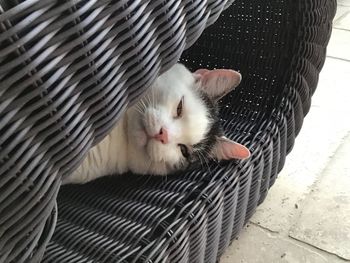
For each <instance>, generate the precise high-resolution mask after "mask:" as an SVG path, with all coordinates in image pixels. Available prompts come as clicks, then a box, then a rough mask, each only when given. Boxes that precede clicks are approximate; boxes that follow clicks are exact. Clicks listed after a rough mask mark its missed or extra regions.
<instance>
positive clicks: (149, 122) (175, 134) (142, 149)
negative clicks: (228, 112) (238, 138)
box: [127, 64, 250, 175]
mask: <svg viewBox="0 0 350 263" xmlns="http://www.w3.org/2000/svg"><path fill="white" fill-rule="evenodd" d="M240 81H241V75H240V74H239V73H238V72H236V71H233V70H206V69H201V70H197V71H196V72H194V73H191V72H190V71H189V70H188V69H186V68H185V67H184V66H183V65H181V64H176V65H175V66H173V67H172V68H171V69H169V70H168V71H167V72H165V73H164V74H162V75H161V76H160V77H159V78H158V79H157V80H156V82H155V83H154V85H153V86H152V87H151V88H150V89H149V91H148V92H147V93H146V95H145V96H144V97H143V98H142V99H141V100H140V101H139V103H137V104H136V105H134V106H133V107H132V108H130V109H129V110H128V112H127V118H128V128H127V133H128V145H129V146H128V149H129V160H130V163H129V167H130V169H131V170H132V171H133V172H135V173H141V174H145V173H147V174H155V175H164V174H169V173H172V172H174V171H176V170H179V169H184V168H186V167H188V166H189V165H190V164H193V163H202V164H204V163H205V162H208V160H209V159H213V158H214V159H217V160H228V159H245V158H248V157H249V156H250V152H249V150H248V149H247V148H246V147H244V146H243V145H241V144H238V143H236V142H233V141H231V140H229V139H227V138H225V137H224V136H223V133H222V130H221V127H220V121H219V116H218V114H219V113H218V106H217V101H218V100H219V99H220V98H221V97H222V96H224V95H226V94H227V93H229V92H230V91H231V90H232V89H234V88H235V87H236V86H237V85H238V84H239V83H240Z"/></svg>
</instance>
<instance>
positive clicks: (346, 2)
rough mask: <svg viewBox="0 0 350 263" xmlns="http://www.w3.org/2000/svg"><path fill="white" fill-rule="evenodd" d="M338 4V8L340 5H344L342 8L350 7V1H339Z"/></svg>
mask: <svg viewBox="0 0 350 263" xmlns="http://www.w3.org/2000/svg"><path fill="white" fill-rule="evenodd" d="M337 3H338V7H339V6H340V5H342V6H350V0H338V1H337Z"/></svg>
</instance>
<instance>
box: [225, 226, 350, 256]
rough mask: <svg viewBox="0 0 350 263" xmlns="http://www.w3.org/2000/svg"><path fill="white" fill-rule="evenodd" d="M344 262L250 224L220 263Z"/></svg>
mask: <svg viewBox="0 0 350 263" xmlns="http://www.w3.org/2000/svg"><path fill="white" fill-rule="evenodd" d="M326 262H332V263H344V262H346V261H344V260H342V259H339V258H337V257H336V256H334V255H328V254H327V253H324V252H322V251H319V250H317V249H314V248H312V247H309V246H305V245H304V244H300V243H299V242H297V241H294V240H291V239H288V238H283V237H280V236H279V235H278V234H274V233H270V232H268V231H266V230H264V229H261V228H260V227H257V226H254V225H250V226H249V227H246V228H245V229H244V230H243V232H242V233H241V235H240V237H239V238H238V240H237V241H236V242H234V243H233V245H232V247H231V249H230V250H228V251H227V252H226V254H225V255H223V256H222V257H221V260H220V263H326Z"/></svg>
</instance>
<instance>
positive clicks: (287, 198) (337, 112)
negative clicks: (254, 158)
mask: <svg viewBox="0 0 350 263" xmlns="http://www.w3.org/2000/svg"><path fill="white" fill-rule="evenodd" d="M349 76H350V62H346V61H342V60H338V59H332V58H327V60H326V63H325V66H324V69H323V71H322V72H321V75H320V82H319V86H318V88H317V90H316V93H315V95H314V97H313V100H312V108H311V111H310V112H309V114H308V115H307V116H306V118H305V120H304V124H303V128H302V130H301V133H300V134H299V136H298V137H297V139H296V143H295V146H294V149H293V150H292V152H291V153H290V154H289V155H288V156H287V161H286V165H285V167H284V168H283V170H282V172H281V173H280V174H279V176H278V178H277V181H276V183H275V185H274V186H273V187H272V188H271V189H270V191H269V194H268V196H267V198H266V200H265V202H264V203H263V204H262V205H260V206H259V207H258V208H257V212H256V213H255V215H254V216H253V218H252V219H251V221H252V222H254V223H256V224H260V225H261V226H263V227H265V228H268V229H270V230H272V231H275V232H288V231H289V228H290V227H291V226H292V225H293V223H294V220H296V217H297V216H299V213H300V210H301V208H300V204H301V203H302V202H303V200H304V199H305V198H307V196H308V195H309V193H310V192H311V190H312V187H313V185H314V184H315V183H316V182H317V180H318V178H319V177H320V176H321V175H322V171H323V170H324V169H325V168H326V167H327V165H328V163H329V162H330V161H331V158H332V156H333V155H334V154H335V152H336V150H337V148H338V147H339V145H340V144H341V143H342V141H343V139H344V137H346V135H347V134H348V132H349V131H350V117H349V116H350V106H349V102H350V88H347V87H350V86H349V85H350V84H349V82H350V81H349ZM349 217H350V215H349Z"/></svg>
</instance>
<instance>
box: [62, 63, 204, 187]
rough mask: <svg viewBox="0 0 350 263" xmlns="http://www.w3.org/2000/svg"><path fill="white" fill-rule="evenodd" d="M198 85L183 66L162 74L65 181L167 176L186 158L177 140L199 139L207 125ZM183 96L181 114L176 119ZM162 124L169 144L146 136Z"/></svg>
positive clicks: (184, 142) (186, 142) (157, 130)
mask: <svg viewBox="0 0 350 263" xmlns="http://www.w3.org/2000/svg"><path fill="white" fill-rule="evenodd" d="M196 85H197V84H196V79H195V77H194V75H193V74H192V73H191V72H190V71H188V70H187V69H186V68H185V67H184V66H183V65H181V64H176V65H175V66H173V67H172V68H171V69H170V70H168V71H167V72H165V73H164V74H162V75H161V76H160V77H158V78H157V80H156V81H155V83H154V84H153V86H152V87H151V88H150V89H149V90H148V91H147V93H146V94H145V96H144V97H143V99H142V100H141V101H140V102H139V103H138V104H136V105H134V106H133V107H131V108H129V109H128V110H127V111H126V113H125V115H124V116H123V118H122V119H121V120H119V122H118V124H117V126H116V127H115V128H114V129H113V130H112V131H111V133H110V134H109V135H108V136H107V137H105V138H104V139H103V140H102V141H101V142H100V143H99V144H97V145H96V146H95V147H93V148H92V149H90V151H89V152H88V153H87V156H86V158H85V159H84V161H83V163H82V164H81V165H80V167H79V168H78V169H77V170H76V171H75V172H74V173H73V174H72V175H70V176H69V177H67V178H66V179H65V180H64V183H84V182H87V181H91V180H93V179H96V178H98V177H101V176H104V175H108V174H121V173H124V172H127V171H132V172H134V173H138V174H155V175H165V174H167V173H169V172H171V171H173V170H175V169H176V168H177V167H178V166H179V165H180V164H181V162H184V161H185V158H184V157H183V156H182V154H181V150H180V147H179V146H178V144H186V145H193V144H196V143H198V142H200V141H201V140H202V139H203V138H204V136H205V133H206V132H207V129H208V127H209V122H210V119H209V118H208V112H207V108H206V106H205V105H204V103H203V101H202V100H201V98H200V97H199V96H198V94H197V93H196V92H195V89H196ZM182 96H184V105H183V114H182V117H181V118H176V112H177V106H178V104H179V102H180V100H181V98H182ZM161 127H165V128H166V129H167V130H168V134H169V143H167V144H163V143H161V142H159V141H157V140H155V139H150V136H151V135H154V134H157V133H158V132H159V130H160V128H161Z"/></svg>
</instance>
